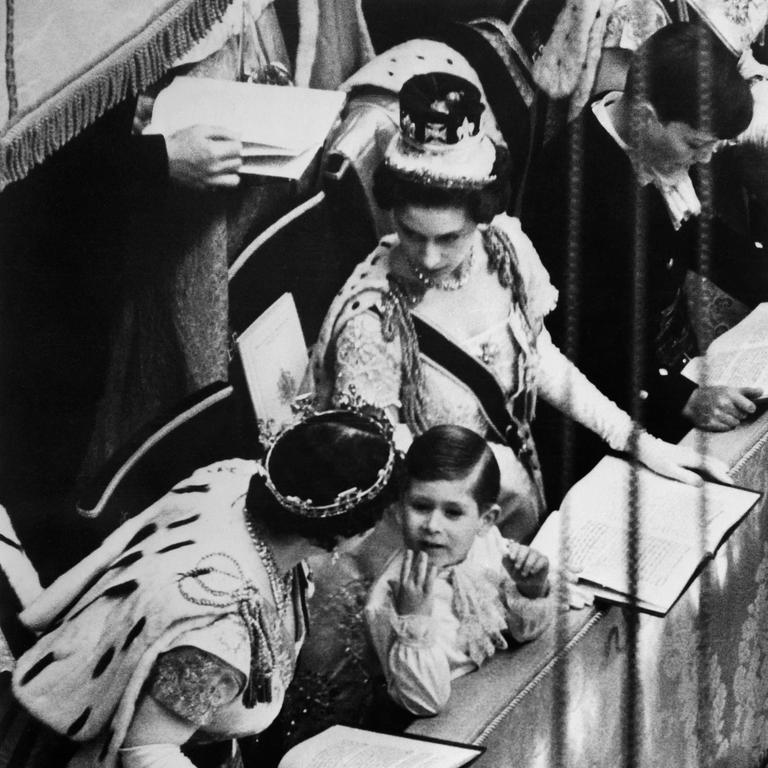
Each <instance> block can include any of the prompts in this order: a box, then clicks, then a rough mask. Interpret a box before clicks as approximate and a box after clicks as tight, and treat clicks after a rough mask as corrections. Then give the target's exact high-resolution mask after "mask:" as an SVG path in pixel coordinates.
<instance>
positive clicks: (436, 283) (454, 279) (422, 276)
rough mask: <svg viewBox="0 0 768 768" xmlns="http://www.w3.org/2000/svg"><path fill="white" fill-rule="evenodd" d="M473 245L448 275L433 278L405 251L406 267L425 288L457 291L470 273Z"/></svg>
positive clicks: (464, 283) (463, 284)
mask: <svg viewBox="0 0 768 768" xmlns="http://www.w3.org/2000/svg"><path fill="white" fill-rule="evenodd" d="M474 255H475V246H474V245H472V246H470V248H469V253H468V254H467V255H466V256H465V257H464V260H463V261H462V262H461V264H459V266H458V267H456V269H454V270H453V272H451V274H450V275H448V277H444V278H438V279H435V278H433V277H430V276H429V275H428V274H426V273H425V272H424V271H423V270H422V269H421V267H419V265H418V264H415V263H414V262H413V261H412V260H411V258H410V256H408V254H407V253H405V259H406V261H407V262H408V267H409V268H410V270H411V272H413V274H414V275H415V277H416V279H417V280H418V281H419V282H420V283H421V284H422V285H423V286H424V288H425V289H429V288H436V289H437V290H438V291H458V290H459V289H460V288H463V287H464V286H465V285H466V284H467V281H468V280H469V276H470V274H471V273H472V264H473V261H474Z"/></svg>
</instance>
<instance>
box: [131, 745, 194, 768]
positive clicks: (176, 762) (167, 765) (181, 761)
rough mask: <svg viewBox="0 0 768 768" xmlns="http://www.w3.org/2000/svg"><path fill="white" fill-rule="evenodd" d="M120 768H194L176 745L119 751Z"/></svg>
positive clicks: (146, 746) (147, 746)
mask: <svg viewBox="0 0 768 768" xmlns="http://www.w3.org/2000/svg"><path fill="white" fill-rule="evenodd" d="M119 754H120V765H121V766H122V768H195V765H194V763H193V762H192V761H191V760H189V758H187V757H185V756H184V755H183V754H182V753H181V749H179V747H178V746H177V745H176V744H144V745H142V746H140V747H123V749H121V750H119Z"/></svg>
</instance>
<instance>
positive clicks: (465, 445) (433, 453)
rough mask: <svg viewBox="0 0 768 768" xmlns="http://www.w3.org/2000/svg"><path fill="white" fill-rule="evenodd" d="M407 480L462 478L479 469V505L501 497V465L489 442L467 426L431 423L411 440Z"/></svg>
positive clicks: (476, 492) (476, 487) (476, 488)
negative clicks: (431, 425)
mask: <svg viewBox="0 0 768 768" xmlns="http://www.w3.org/2000/svg"><path fill="white" fill-rule="evenodd" d="M405 471H406V476H407V478H408V479H407V481H406V483H405V485H406V486H407V484H408V482H409V481H411V480H422V481H426V482H429V481H431V480H461V479H464V478H466V477H468V476H469V475H471V474H473V473H476V478H475V484H474V487H473V488H472V497H473V498H474V499H475V501H476V502H477V506H478V507H479V508H480V509H483V508H485V507H489V506H491V505H492V504H495V503H496V500H497V499H498V497H499V487H500V472H499V465H498V463H497V461H496V457H495V456H494V455H493V451H491V449H490V448H489V447H488V443H487V442H486V441H485V440H484V439H483V438H482V437H480V435H478V434H477V433H475V432H473V431H472V430H471V429H467V428H466V427H459V426H456V425H453V424H442V425H440V426H437V427H431V428H430V429H428V430H427V431H426V432H424V433H423V434H421V435H419V436H418V437H416V438H415V439H414V441H413V442H412V443H411V447H410V448H409V449H408V453H407V454H406V455H405Z"/></svg>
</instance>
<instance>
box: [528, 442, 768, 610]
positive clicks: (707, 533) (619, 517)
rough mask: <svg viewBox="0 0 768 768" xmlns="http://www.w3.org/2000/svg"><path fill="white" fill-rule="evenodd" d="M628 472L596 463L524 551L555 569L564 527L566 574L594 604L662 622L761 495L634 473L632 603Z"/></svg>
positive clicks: (612, 463)
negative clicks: (625, 608) (627, 608)
mask: <svg viewBox="0 0 768 768" xmlns="http://www.w3.org/2000/svg"><path fill="white" fill-rule="evenodd" d="M632 471H633V468H632V466H631V465H630V464H629V462H627V461H625V460H623V459H620V458H616V457H613V456H609V457H606V458H603V459H602V460H601V461H600V463H599V464H598V465H597V466H596V467H595V468H594V469H593V470H592V471H591V472H590V473H589V474H588V475H586V476H585V477H583V478H582V479H581V480H579V482H577V483H576V484H575V485H574V486H573V487H572V488H571V489H570V490H569V491H568V493H567V494H566V496H565V498H564V499H563V503H562V505H561V508H560V510H558V511H556V512H553V513H552V514H551V515H550V516H549V517H548V518H547V519H546V520H545V521H544V524H543V525H542V527H541V528H540V529H539V532H538V533H537V534H536V537H535V538H534V540H533V542H532V544H531V546H533V547H534V548H536V549H538V550H540V551H541V552H543V553H544V554H545V555H547V556H548V557H549V558H550V560H551V561H552V562H553V563H558V562H559V561H560V557H561V546H562V541H561V536H562V526H563V524H564V520H566V521H567V526H568V528H567V537H566V545H567V550H566V551H567V553H568V555H567V557H568V562H567V566H568V567H569V568H571V569H573V570H575V571H576V572H577V573H578V577H579V586H584V587H587V588H589V589H590V590H591V591H592V592H593V593H594V595H595V597H596V598H598V599H603V600H606V601H608V602H612V603H618V604H622V605H629V604H632V605H635V606H636V607H637V608H639V609H640V610H642V611H645V612H648V613H653V614H656V615H659V616H663V615H665V614H666V613H667V612H668V611H669V609H670V608H671V607H672V606H673V605H674V603H675V602H676V601H677V599H678V598H679V597H680V595H681V594H682V593H683V592H684V591H685V588H686V587H687V585H688V584H689V582H690V581H691V579H692V578H693V577H694V576H695V575H696V574H697V572H698V570H699V567H700V566H701V565H703V563H704V562H705V561H706V560H707V559H708V558H711V557H713V556H714V554H715V552H716V551H717V548H718V547H719V546H720V544H722V542H723V541H724V540H725V538H726V537H727V536H728V534H729V533H730V532H731V531H732V530H733V529H734V528H735V527H736V525H738V523H739V522H741V520H742V519H743V518H744V517H745V515H746V514H747V513H748V512H749V511H750V510H751V509H752V508H753V507H754V506H755V504H756V503H757V502H758V500H759V499H760V497H761V495H762V494H761V493H760V492H758V491H754V490H750V489H748V488H739V487H736V486H731V485H723V484H720V483H712V482H705V483H704V485H703V486H701V487H696V486H692V485H686V484H684V483H680V482H677V481H676V480H671V479H670V478H667V477H662V476H661V475H657V474H656V473H654V472H652V471H651V470H649V469H646V468H644V467H638V468H636V469H635V470H634V471H636V472H637V475H636V479H637V495H636V510H637V522H638V531H639V536H638V544H637V570H636V580H635V581H636V587H635V590H634V596H635V600H634V601H633V600H632V599H631V597H630V592H631V590H630V586H629V584H630V580H629V572H628V571H629V569H628V554H627V552H628V527H629V520H630V513H631V508H632V504H631V503H630V500H629V498H630V495H629V488H630V477H631V473H632ZM704 522H705V523H706V524H703V523H704Z"/></svg>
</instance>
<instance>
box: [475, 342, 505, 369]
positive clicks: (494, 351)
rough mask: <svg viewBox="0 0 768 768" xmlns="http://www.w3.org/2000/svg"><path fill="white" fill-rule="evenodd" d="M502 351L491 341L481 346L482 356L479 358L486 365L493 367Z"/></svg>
mask: <svg viewBox="0 0 768 768" xmlns="http://www.w3.org/2000/svg"><path fill="white" fill-rule="evenodd" d="M500 352H501V350H500V349H499V345H498V344H494V343H493V342H490V341H484V342H483V343H482V344H481V345H480V354H479V355H478V356H477V357H478V358H479V360H480V361H481V362H482V363H484V364H485V365H493V364H494V363H495V362H496V359H497V358H498V356H499V354H500Z"/></svg>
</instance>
